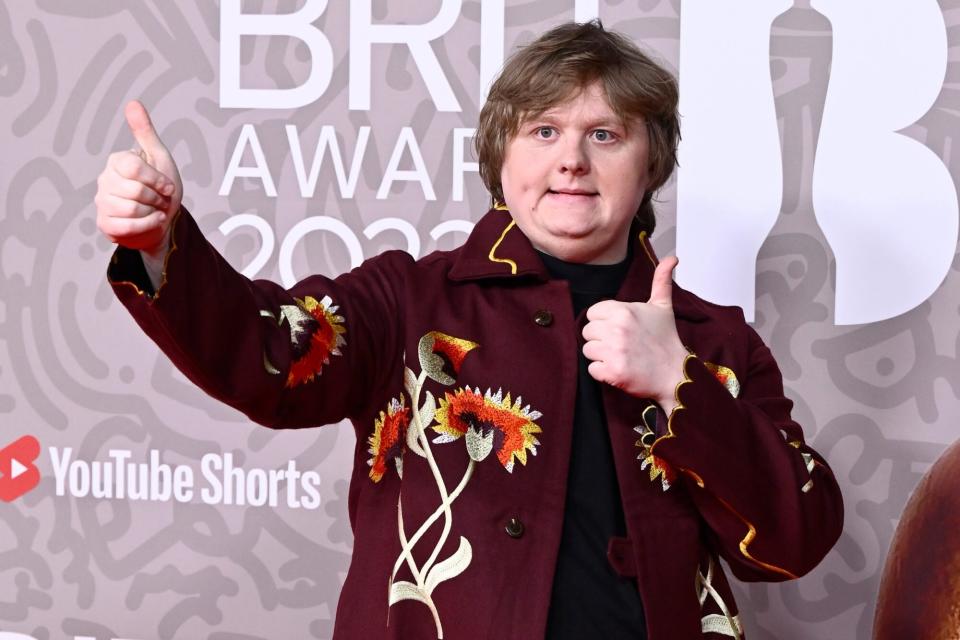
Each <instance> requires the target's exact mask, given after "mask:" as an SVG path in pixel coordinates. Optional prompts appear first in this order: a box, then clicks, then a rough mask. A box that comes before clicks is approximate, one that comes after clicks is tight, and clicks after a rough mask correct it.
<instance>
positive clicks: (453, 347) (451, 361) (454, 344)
mask: <svg viewBox="0 0 960 640" xmlns="http://www.w3.org/2000/svg"><path fill="white" fill-rule="evenodd" d="M478 346H480V345H478V344H477V343H476V342H471V341H470V340H464V339H463V338H455V337H453V336H450V335H447V334H445V333H442V332H440V331H431V332H429V333H427V334H426V335H424V336H423V337H422V338H420V343H419V345H417V352H418V355H419V356H420V367H421V368H422V369H423V371H425V372H426V374H427V375H428V376H429V377H430V378H431V379H432V380H436V381H437V382H439V383H440V384H446V385H451V384H453V383H454V382H455V381H456V376H457V375H458V374H459V373H460V367H461V365H462V364H463V359H464V358H466V357H467V354H468V353H470V352H471V351H472V350H474V349H476V348H477V347H478Z"/></svg>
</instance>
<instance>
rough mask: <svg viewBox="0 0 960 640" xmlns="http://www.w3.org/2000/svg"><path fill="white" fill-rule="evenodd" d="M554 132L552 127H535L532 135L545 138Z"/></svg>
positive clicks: (551, 135)
mask: <svg viewBox="0 0 960 640" xmlns="http://www.w3.org/2000/svg"><path fill="white" fill-rule="evenodd" d="M554 133H556V131H555V130H554V128H553V127H537V129H536V131H534V135H535V136H536V137H538V138H540V139H541V140H547V139H549V138H552V137H553V134H554Z"/></svg>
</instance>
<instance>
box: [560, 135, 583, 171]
mask: <svg viewBox="0 0 960 640" xmlns="http://www.w3.org/2000/svg"><path fill="white" fill-rule="evenodd" d="M564 142H565V144H563V145H561V148H560V150H559V153H560V157H559V164H558V168H559V170H560V173H562V174H570V175H575V176H579V175H583V174H585V173H587V172H589V171H590V158H589V156H588V155H587V150H586V149H585V147H584V145H585V142H584V140H582V139H580V138H575V137H572V136H571V137H570V138H568V139H567V140H565V141H564Z"/></svg>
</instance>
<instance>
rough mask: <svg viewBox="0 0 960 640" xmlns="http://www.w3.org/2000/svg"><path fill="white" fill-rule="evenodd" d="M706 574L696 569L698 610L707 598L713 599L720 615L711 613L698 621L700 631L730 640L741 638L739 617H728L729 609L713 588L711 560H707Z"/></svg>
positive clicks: (741, 631)
mask: <svg viewBox="0 0 960 640" xmlns="http://www.w3.org/2000/svg"><path fill="white" fill-rule="evenodd" d="M707 562H708V564H707V574H706V575H704V574H703V573H702V572H701V571H700V568H699V567H698V568H697V598H698V599H699V600H700V609H701V611H702V610H703V606H704V604H705V603H706V601H707V597H708V596H709V597H710V598H712V599H713V601H714V603H715V604H716V605H717V606H718V607H719V608H720V613H711V614H707V615H705V616H703V617H702V618H701V619H700V630H701V631H703V633H717V634H720V635H724V636H730V637H731V638H742V637H743V627H742V626H741V624H740V616H737V615H730V608H729V607H727V603H725V602H724V601H723V598H721V597H720V593H719V592H717V589H716V587H714V586H713V569H714V562H713V558H709V559H708V561H707Z"/></svg>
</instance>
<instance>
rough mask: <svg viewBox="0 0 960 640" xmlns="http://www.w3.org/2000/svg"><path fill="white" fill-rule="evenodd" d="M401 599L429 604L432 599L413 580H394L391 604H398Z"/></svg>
mask: <svg viewBox="0 0 960 640" xmlns="http://www.w3.org/2000/svg"><path fill="white" fill-rule="evenodd" d="M401 600H416V601H418V602H422V603H424V604H429V603H430V600H429V598H428V596H427V595H426V594H424V593H423V591H421V590H420V588H419V587H417V585H415V584H413V583H412V582H407V581H405V580H401V581H400V582H394V583H393V584H392V585H391V586H390V604H391V605H393V604H396V603H398V602H400V601H401Z"/></svg>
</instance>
